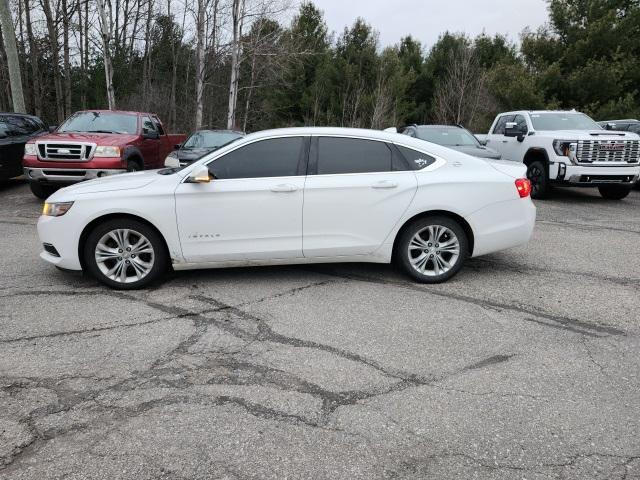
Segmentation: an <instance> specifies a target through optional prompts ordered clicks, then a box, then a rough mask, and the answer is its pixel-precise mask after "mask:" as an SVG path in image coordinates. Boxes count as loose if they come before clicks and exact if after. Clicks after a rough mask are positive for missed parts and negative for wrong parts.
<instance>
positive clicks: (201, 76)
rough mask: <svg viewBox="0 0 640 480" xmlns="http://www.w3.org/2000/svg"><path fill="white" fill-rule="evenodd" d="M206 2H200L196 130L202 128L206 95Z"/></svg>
mask: <svg viewBox="0 0 640 480" xmlns="http://www.w3.org/2000/svg"><path fill="white" fill-rule="evenodd" d="M205 13H206V12H205V0H198V16H197V19H196V24H197V29H196V30H197V40H196V124H195V129H196V130H199V129H200V128H202V112H203V108H204V105H203V101H204V99H203V93H204V74H205V72H204V70H205V63H204V47H205V38H204V16H205Z"/></svg>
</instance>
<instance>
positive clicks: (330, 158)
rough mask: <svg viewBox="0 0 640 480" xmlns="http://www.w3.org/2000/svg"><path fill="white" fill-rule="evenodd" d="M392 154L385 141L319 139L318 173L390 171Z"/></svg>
mask: <svg viewBox="0 0 640 480" xmlns="http://www.w3.org/2000/svg"><path fill="white" fill-rule="evenodd" d="M391 169H392V154H391V149H390V148H389V146H388V145H387V144H386V143H384V142H377V141H374V140H359V139H355V138H334V137H321V138H319V139H318V175H331V174H338V173H369V172H390V171H391Z"/></svg>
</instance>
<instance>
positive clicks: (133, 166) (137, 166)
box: [127, 159, 144, 172]
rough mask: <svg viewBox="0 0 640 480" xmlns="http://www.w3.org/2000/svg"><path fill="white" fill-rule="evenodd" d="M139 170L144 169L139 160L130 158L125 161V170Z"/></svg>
mask: <svg viewBox="0 0 640 480" xmlns="http://www.w3.org/2000/svg"><path fill="white" fill-rule="evenodd" d="M140 170H144V168H143V167H142V162H141V161H140V160H138V159H132V160H129V161H127V172H139V171H140Z"/></svg>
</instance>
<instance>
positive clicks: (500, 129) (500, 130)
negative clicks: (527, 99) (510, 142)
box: [493, 115, 515, 135]
mask: <svg viewBox="0 0 640 480" xmlns="http://www.w3.org/2000/svg"><path fill="white" fill-rule="evenodd" d="M514 118H515V115H503V116H501V117H500V118H499V119H498V123H496V127H495V128H494V129H493V134H494V135H504V129H505V127H506V126H507V122H513V119H514Z"/></svg>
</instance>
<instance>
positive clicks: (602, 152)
mask: <svg viewBox="0 0 640 480" xmlns="http://www.w3.org/2000/svg"><path fill="white" fill-rule="evenodd" d="M576 157H577V159H578V162H580V163H594V162H618V163H638V161H639V160H640V141H638V140H579V141H578V149H577V151H576Z"/></svg>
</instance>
